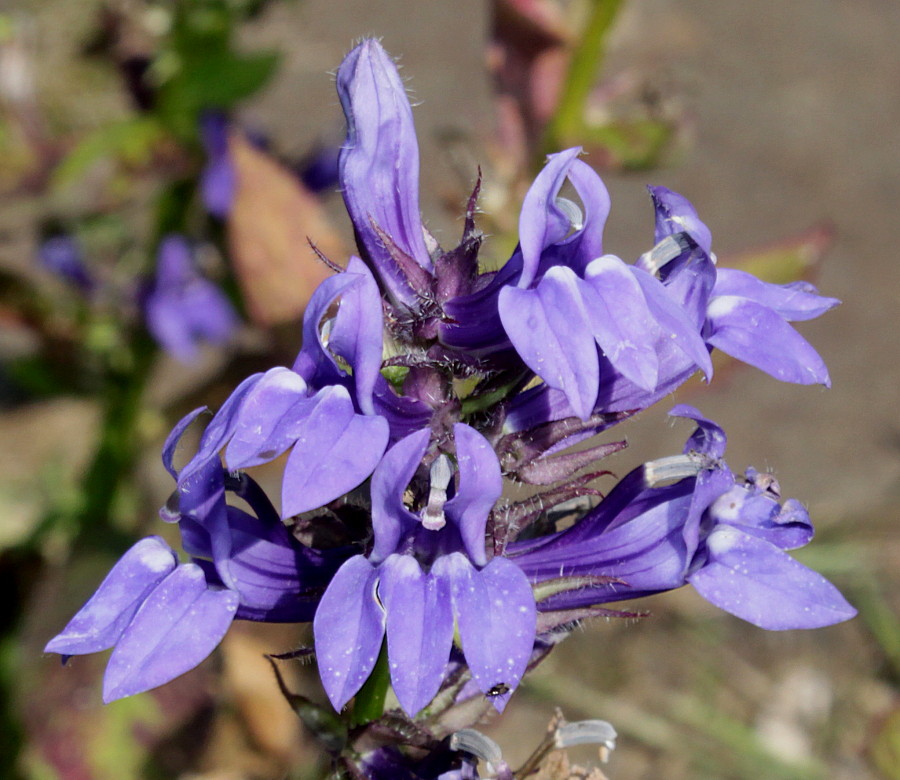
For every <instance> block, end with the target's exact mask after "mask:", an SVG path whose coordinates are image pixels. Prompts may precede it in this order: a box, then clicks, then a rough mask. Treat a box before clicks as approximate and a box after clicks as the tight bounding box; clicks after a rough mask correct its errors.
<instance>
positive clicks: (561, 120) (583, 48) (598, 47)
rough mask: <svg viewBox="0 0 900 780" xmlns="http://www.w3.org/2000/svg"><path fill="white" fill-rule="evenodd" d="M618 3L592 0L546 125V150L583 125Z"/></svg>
mask: <svg viewBox="0 0 900 780" xmlns="http://www.w3.org/2000/svg"><path fill="white" fill-rule="evenodd" d="M621 6H622V0H591V10H590V13H589V16H588V20H587V24H586V25H585V28H584V33H583V34H582V36H581V41H580V42H579V44H578V46H577V47H576V49H575V51H574V53H573V55H572V62H571V64H570V65H569V72H568V73H567V74H566V81H565V83H564V84H563V89H562V95H561V96H560V100H559V105H558V106H557V107H556V113H555V114H554V116H553V119H552V120H551V121H550V124H549V125H548V126H547V131H546V133H545V137H544V151H545V152H549V151H554V150H557V149H559V148H561V147H564V146H566V145H567V143H568V140H567V139H571V138H573V137H577V136H578V134H579V132H580V131H581V130H582V129H583V127H584V110H585V104H586V103H587V99H588V96H589V95H590V93H591V89H592V88H593V86H594V84H595V82H596V80H597V76H598V74H599V73H600V67H601V66H602V64H603V58H604V56H605V55H606V42H607V37H608V35H609V31H610V29H611V28H612V24H613V22H614V21H615V19H616V16H617V14H618V13H619V9H620V7H621Z"/></svg>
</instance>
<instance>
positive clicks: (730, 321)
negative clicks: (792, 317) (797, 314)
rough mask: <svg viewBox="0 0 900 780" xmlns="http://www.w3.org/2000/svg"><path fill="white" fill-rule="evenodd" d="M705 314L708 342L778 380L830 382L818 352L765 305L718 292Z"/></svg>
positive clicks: (804, 383)
mask: <svg viewBox="0 0 900 780" xmlns="http://www.w3.org/2000/svg"><path fill="white" fill-rule="evenodd" d="M708 318H709V327H710V333H709V335H707V336H706V342H707V343H708V344H710V345H712V346H714V347H717V348H718V349H721V350H722V351H723V352H725V353H727V354H729V355H731V356H732V357H735V358H737V359H738V360H742V361H744V362H745V363H749V364H750V365H751V366H756V367H757V368H758V369H760V370H762V371H765V372H766V373H767V374H770V375H772V376H773V377H775V378H776V379H780V380H781V381H782V382H794V383H796V384H799V385H812V384H820V385H825V386H826V387H830V386H831V380H830V379H829V377H828V369H827V368H826V367H825V362H824V361H823V360H822V358H821V357H820V356H819V353H818V352H816V351H815V350H814V349H813V348H812V347H811V346H810V344H809V342H808V341H806V339H804V338H803V337H802V336H801V335H800V334H799V333H797V331H795V330H794V329H793V328H792V327H791V326H790V325H788V323H787V322H786V321H785V320H784V319H782V318H781V317H780V316H779V315H778V314H777V313H775V312H774V311H772V309H770V308H768V307H767V306H763V305H762V304H760V303H757V302H756V301H751V300H750V299H749V298H739V297H737V296H734V295H722V296H719V297H716V298H713V299H712V301H711V302H710V304H709V311H708Z"/></svg>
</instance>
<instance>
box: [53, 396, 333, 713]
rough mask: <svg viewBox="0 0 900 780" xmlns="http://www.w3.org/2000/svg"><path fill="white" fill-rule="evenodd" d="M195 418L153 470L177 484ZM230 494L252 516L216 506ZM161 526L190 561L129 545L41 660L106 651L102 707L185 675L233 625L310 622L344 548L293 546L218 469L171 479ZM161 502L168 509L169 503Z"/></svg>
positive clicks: (158, 547)
mask: <svg viewBox="0 0 900 780" xmlns="http://www.w3.org/2000/svg"><path fill="white" fill-rule="evenodd" d="M201 411H202V410H197V411H196V412H194V413H192V414H191V415H189V416H188V417H187V418H185V420H183V421H182V422H181V423H180V424H179V425H178V426H176V428H175V430H174V431H173V432H172V434H171V435H170V436H169V439H168V440H167V441H166V445H165V447H164V450H163V462H164V465H165V466H166V468H167V469H168V470H169V472H170V473H171V475H172V476H173V477H175V478H176V479H177V478H178V476H179V475H178V474H177V473H176V471H175V468H174V465H173V462H172V461H173V457H174V453H175V449H176V447H177V444H178V441H179V439H180V438H181V436H182V435H183V433H184V431H185V430H186V428H187V427H188V425H189V424H190V423H191V422H192V421H193V420H194V419H195V418H196V417H197V415H198V414H199V413H200V412H201ZM226 491H229V492H232V493H235V494H236V495H238V496H239V497H240V498H242V499H243V500H244V502H245V503H246V505H247V506H249V507H250V509H252V510H253V514H250V513H248V512H245V511H243V510H242V509H239V508H237V507H235V506H229V505H228V504H227V503H226ZM173 499H174V504H175V505H174V506H167V507H166V508H165V509H164V510H163V511H162V512H161V516H162V517H163V519H165V520H167V521H170V522H177V523H178V526H179V530H180V531H181V538H182V547H183V548H184V550H185V552H186V553H187V554H188V555H189V556H190V562H188V563H182V564H180V565H179V563H178V556H177V554H176V553H175V552H174V551H173V550H172V549H171V548H170V547H169V546H168V545H167V544H166V543H165V542H164V541H163V540H162V539H160V538H159V537H156V536H152V537H148V538H146V539H143V540H141V541H140V542H138V543H137V544H136V545H135V546H134V547H132V548H131V549H130V550H129V551H128V552H126V553H125V555H124V556H122V558H121V559H120V560H119V562H118V563H117V564H116V565H115V566H114V567H113V569H112V571H110V573H109V575H108V576H107V577H106V579H105V580H104V581H103V583H101V585H100V587H99V588H98V589H97V591H96V593H95V594H94V595H93V596H92V597H91V599H90V600H89V601H88V602H87V604H85V605H84V607H82V608H81V610H79V612H78V613H77V614H76V615H75V617H74V618H72V620H71V621H70V622H69V624H68V625H67V626H66V627H65V628H64V629H63V631H62V632H61V633H60V634H59V635H57V636H56V637H54V638H53V639H52V640H51V641H50V642H49V643H48V644H47V646H46V648H45V651H46V652H54V653H61V654H62V655H63V656H71V655H82V654H85V653H94V652H98V651H100V650H105V649H108V648H110V647H114V648H115V649H114V651H113V654H112V656H111V658H110V661H109V664H108V665H107V668H106V674H105V676H104V687H103V699H104V701H106V702H110V701H114V700H115V699H120V698H123V697H125V696H131V695H133V694H135V693H141V692H142V691H146V690H149V689H151V688H155V687H157V686H159V685H162V684H164V683H167V682H169V681H170V680H172V679H174V678H175V677H178V676H180V675H181V674H184V673H185V672H187V671H189V670H190V669H193V668H194V667H195V666H196V665H197V664H199V663H200V662H201V661H203V660H204V659H205V658H206V657H207V656H208V655H209V654H210V653H211V652H212V651H213V650H214V649H215V648H216V646H217V645H218V644H219V642H220V641H221V640H222V637H223V636H224V635H225V632H226V631H227V630H228V627H229V626H230V625H231V622H232V621H233V620H234V619H235V618H239V619H244V620H264V621H268V622H302V621H308V620H311V619H312V616H313V613H314V611H315V608H316V604H317V603H318V600H319V597H320V596H321V594H322V592H323V591H324V588H325V586H326V585H327V583H328V582H329V580H330V579H331V577H332V576H333V574H334V572H335V570H336V569H337V568H338V566H340V564H341V563H342V562H343V561H344V560H345V559H346V558H347V557H348V555H349V554H350V550H349V549H348V548H336V549H332V550H325V551H318V550H313V549H311V548H309V547H305V546H303V545H302V544H300V543H299V542H298V541H297V540H296V539H295V538H294V537H293V536H292V535H291V533H290V531H289V530H288V529H287V528H286V527H285V526H284V524H283V523H282V522H281V519H280V518H279V516H278V513H277V512H276V511H275V509H274V507H272V505H271V503H269V500H268V498H267V497H266V496H265V494H264V493H263V491H262V490H261V489H260V487H259V486H258V485H257V484H256V483H255V482H254V481H253V480H252V479H250V477H248V476H247V475H246V474H242V475H234V476H229V475H227V474H226V472H225V470H224V469H223V468H222V466H221V464H219V463H213V462H212V461H210V462H207V463H206V464H205V465H204V467H203V469H201V470H200V471H197V472H195V473H194V474H193V475H192V476H190V477H188V478H186V479H181V480H179V489H178V491H177V492H176V493H175V494H174V496H173ZM170 503H171V502H170Z"/></svg>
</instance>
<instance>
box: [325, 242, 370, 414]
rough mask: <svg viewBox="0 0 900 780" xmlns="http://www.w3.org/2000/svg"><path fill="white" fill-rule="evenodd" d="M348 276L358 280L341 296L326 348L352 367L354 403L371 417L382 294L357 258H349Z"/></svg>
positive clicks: (367, 270) (363, 264)
mask: <svg viewBox="0 0 900 780" xmlns="http://www.w3.org/2000/svg"><path fill="white" fill-rule="evenodd" d="M347 273H349V274H353V275H355V276H357V277H358V281H357V282H356V284H354V285H353V286H352V287H348V288H347V289H346V290H345V291H344V293H343V295H342V296H341V306H340V308H339V309H338V313H337V316H336V317H335V318H334V327H333V328H332V330H331V336H330V338H329V340H328V347H329V348H330V349H331V351H332V352H334V353H335V354H336V355H340V356H341V357H342V358H344V360H346V361H347V363H349V364H350V365H351V366H352V367H353V383H354V385H355V386H356V402H357V403H358V404H359V408H360V411H362V412H363V413H364V414H374V413H375V410H374V407H373V405H372V393H373V391H374V389H375V382H376V379H377V378H378V376H379V375H380V371H381V352H382V340H383V338H382V331H383V329H384V323H383V320H382V303H381V293H380V292H379V290H378V283H377V282H376V281H375V277H374V276H372V272H371V271H369V269H368V268H367V267H366V265H365V263H363V261H362V260H360V259H359V258H358V257H351V258H350V263H349V264H348V265H347Z"/></svg>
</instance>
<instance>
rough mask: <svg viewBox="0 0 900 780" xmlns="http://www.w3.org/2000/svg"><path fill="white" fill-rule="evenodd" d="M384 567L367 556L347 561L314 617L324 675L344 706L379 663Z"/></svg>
mask: <svg viewBox="0 0 900 780" xmlns="http://www.w3.org/2000/svg"><path fill="white" fill-rule="evenodd" d="M377 580H378V569H376V568H375V567H373V566H372V565H371V564H370V563H369V562H368V561H367V560H366V559H365V558H364V557H363V556H362V555H357V556H356V557H354V558H351V559H350V560H349V561H347V562H346V563H345V564H344V565H343V566H341V568H340V569H338V571H337V573H336V574H335V575H334V577H333V578H332V580H331V584H329V586H328V590H326V591H325V595H324V596H322V601H320V602H319V607H318V609H317V610H316V616H315V618H314V619H313V635H314V637H315V645H316V659H317V661H318V665H319V676H320V677H321V678H322V685H323V687H324V688H325V693H326V694H327V695H328V699H329V700H330V701H331V703H332V704H333V705H334V708H335V709H336V710H338V711H340V710H341V709H342V708H343V707H344V705H345V704H346V703H347V702H348V701H350V699H351V698H352V697H353V696H354V695H355V694H356V692H357V691H358V690H359V689H360V688H361V687H362V684H363V683H364V682H365V681H366V679H368V677H369V675H370V674H371V673H372V669H374V668H375V662H376V661H377V660H378V653H379V651H380V649H381V640H382V639H383V638H384V628H385V615H384V609H383V608H382V606H381V604H380V603H379V602H378V596H377V594H376V592H375V585H376V582H377Z"/></svg>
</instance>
